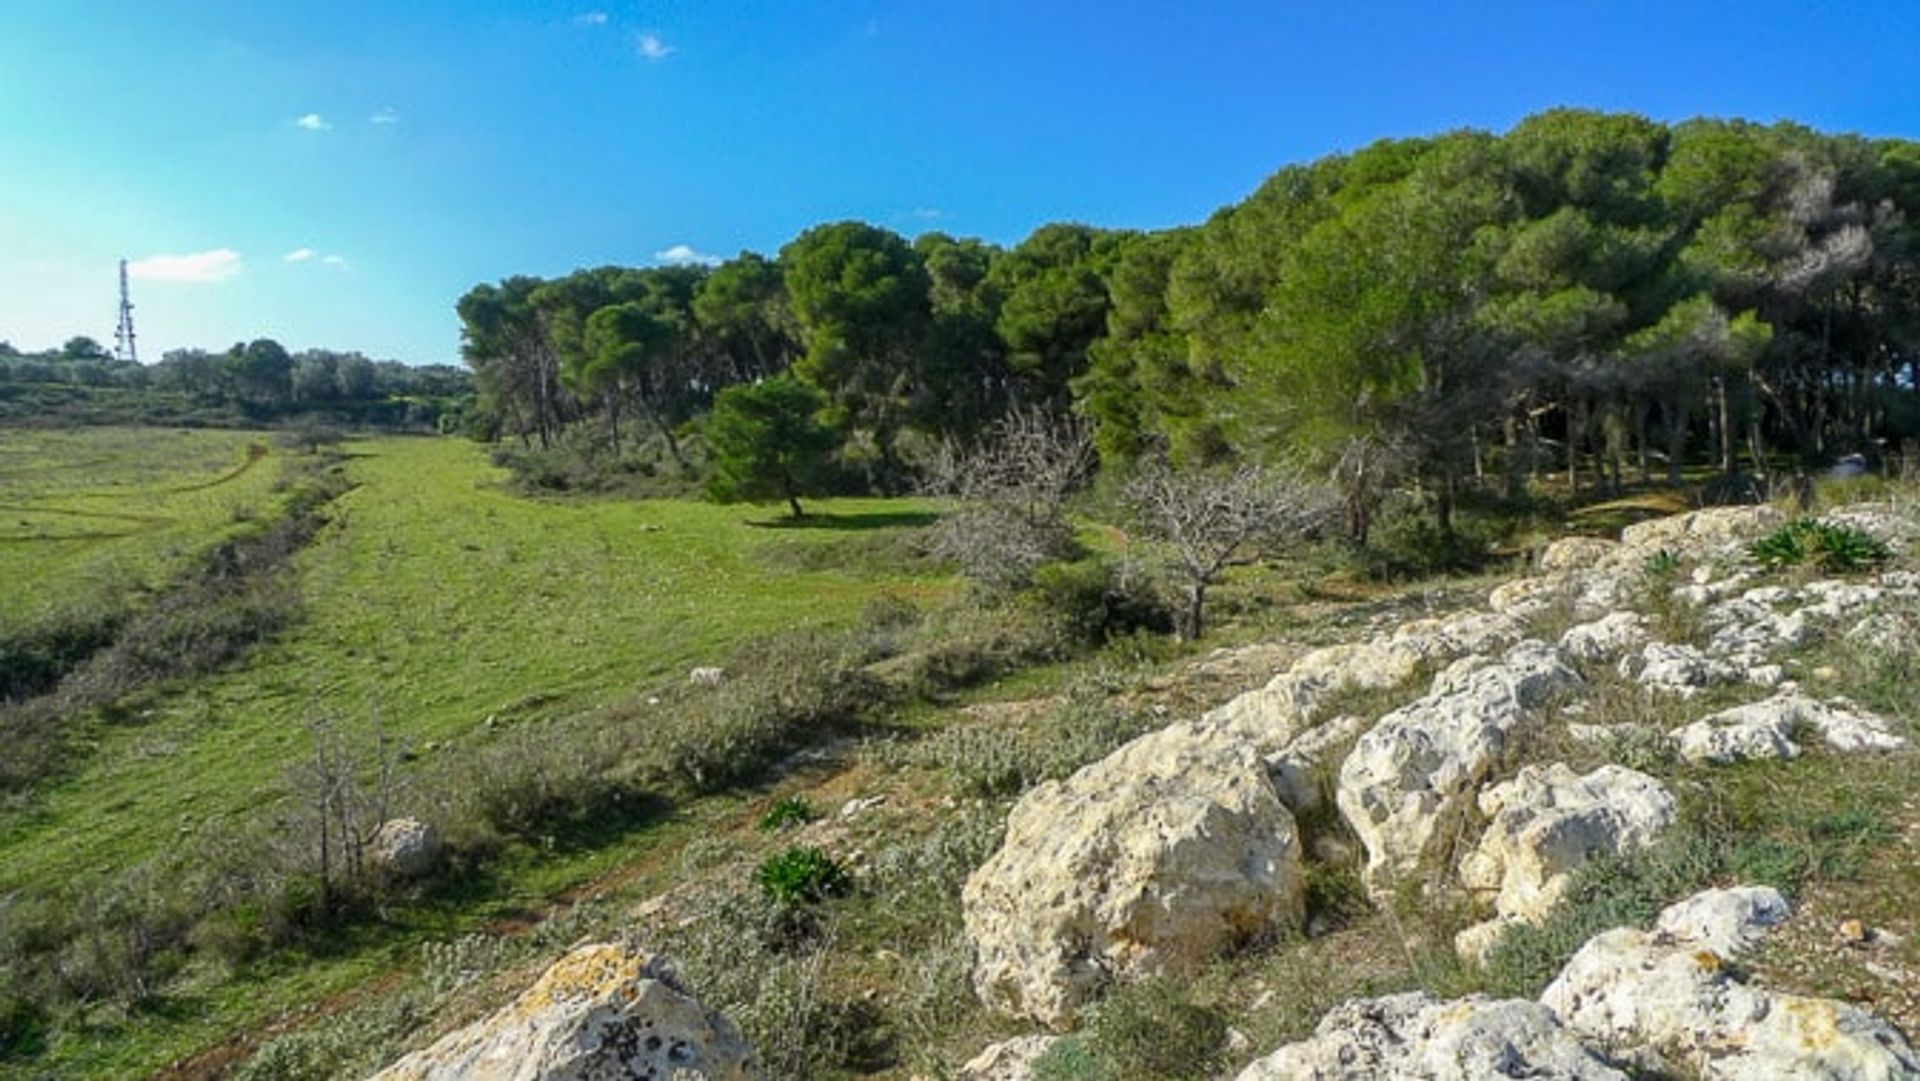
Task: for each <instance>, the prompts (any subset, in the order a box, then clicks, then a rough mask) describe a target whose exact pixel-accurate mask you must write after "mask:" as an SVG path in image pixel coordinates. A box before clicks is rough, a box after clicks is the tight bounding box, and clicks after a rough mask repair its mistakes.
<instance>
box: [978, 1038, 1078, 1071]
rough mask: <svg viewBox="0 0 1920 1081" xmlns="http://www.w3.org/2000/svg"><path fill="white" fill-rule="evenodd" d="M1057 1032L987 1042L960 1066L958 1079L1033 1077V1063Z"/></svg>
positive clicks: (1044, 1052) (1051, 1043)
mask: <svg viewBox="0 0 1920 1081" xmlns="http://www.w3.org/2000/svg"><path fill="white" fill-rule="evenodd" d="M1058 1039H1059V1037H1058V1036H1015V1037H1014V1038H1013V1039H1011V1040H1001V1041H1000V1042H999V1043H996V1044H990V1045H988V1047H987V1048H986V1050H984V1051H982V1052H980V1053H979V1054H978V1055H975V1056H974V1057H972V1058H970V1059H968V1060H967V1063H966V1065H964V1066H962V1067H960V1078H959V1081H1032V1078H1033V1064H1034V1063H1035V1062H1037V1061H1039V1059H1040V1056H1041V1055H1044V1054H1046V1053H1047V1048H1049V1047H1052V1046H1053V1044H1054V1041H1056V1040H1058Z"/></svg>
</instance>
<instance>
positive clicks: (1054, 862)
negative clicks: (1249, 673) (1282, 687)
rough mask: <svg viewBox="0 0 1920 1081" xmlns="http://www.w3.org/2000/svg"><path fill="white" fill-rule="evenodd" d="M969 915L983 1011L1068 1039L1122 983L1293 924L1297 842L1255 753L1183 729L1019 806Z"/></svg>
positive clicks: (982, 873)
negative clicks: (1067, 1029) (1079, 1019)
mask: <svg viewBox="0 0 1920 1081" xmlns="http://www.w3.org/2000/svg"><path fill="white" fill-rule="evenodd" d="M961 904H962V908H963V912H964V916H965V922H966V929H967V937H968V938H969V940H970V941H971V942H972V943H973V946H974V951H975V963H974V969H973V986H974V990H975V991H976V993H977V994H978V995H979V996H980V998H981V1000H982V1001H983V1002H985V1003H987V1004H988V1005H990V1006H992V1007H995V1008H997V1009H1000V1010H1003V1011H1005V1012H1007V1013H1010V1014H1015V1015H1018V1016H1024V1017H1030V1018H1033V1019H1034V1020H1037V1021H1040V1022H1042V1023H1044V1024H1047V1025H1051V1026H1054V1027H1061V1026H1064V1025H1065V1024H1067V1023H1068V1021H1069V1020H1070V1019H1071V1017H1072V1015H1073V1011H1074V1010H1075V1009H1076V1008H1077V1007H1079V1006H1080V1005H1081V1004H1083V1003H1085V1002H1088V1001H1090V1000H1091V999H1093V998H1094V997H1095V996H1097V995H1098V994H1100V992H1101V991H1102V990H1103V989H1104V987H1105V986H1106V985H1107V984H1108V983H1109V982H1111V981H1113V980H1115V979H1118V978H1126V977H1131V976H1136V975H1144V974H1148V973H1154V972H1161V971H1168V970H1175V969H1179V968H1184V967H1185V966H1187V965H1190V964H1192V963H1195V962H1197V961H1199V960H1201V959H1203V958H1205V957H1206V956H1208V955H1210V954H1212V953H1214V952H1215V951H1217V950H1219V949H1220V948H1221V947H1223V946H1226V945H1228V944H1230V943H1233V942H1235V941H1238V940H1241V939H1245V938H1249V937H1252V936H1255V935H1258V934H1261V933H1264V932H1266V931H1268V930H1270V929H1272V928H1274V927H1276V926H1295V925H1298V924H1299V922H1300V919H1301V914H1302V904H1303V899H1302V882H1301V875H1300V867H1299V841H1298V834H1297V832H1296V831H1295V828H1294V820H1293V815H1292V814H1290V813H1289V812H1288V811H1287V809H1286V807H1285V806H1284V805H1282V804H1281V802H1280V799H1279V796H1278V795H1277V794H1276V793H1275V791H1274V787H1273V783H1272V781H1271V780H1270V779H1269V777H1268V774H1267V768H1266V764H1265V762H1263V761H1262V760H1261V758H1260V757H1259V755H1258V754H1257V753H1256V752H1255V751H1254V749H1253V748H1251V747H1249V746H1247V745H1246V744H1243V743H1238V742H1234V741H1232V740H1226V739H1222V738H1220V737H1219V735H1218V733H1217V732H1213V731H1211V730H1209V729H1207V728H1206V727H1204V726H1201V725H1195V724H1180V725H1175V726H1173V727H1171V728H1167V729H1164V730H1162V731H1159V732H1155V733H1151V734H1149V735H1146V736H1142V737H1141V738H1139V739H1137V740H1134V741H1133V742H1132V743H1129V744H1127V745H1126V746H1124V747H1122V748H1120V749H1119V750H1117V751H1115V752H1114V753H1113V754H1111V755H1109V756H1107V757H1106V758H1105V759H1102V760H1101V761H1099V762H1096V763H1094V764H1092V765H1090V766H1087V767H1085V768H1083V769H1081V770H1080V771H1079V772H1077V773H1075V774H1074V775H1073V776H1071V777H1069V778H1067V779H1066V780H1064V781H1053V782H1048V783H1046V784H1043V785H1040V786H1038V787H1036V788H1034V789H1033V790H1031V791H1029V792H1028V793H1027V794H1026V795H1024V796H1022V797H1021V798H1020V801H1019V802H1018V803H1017V804H1015V805H1014V808H1013V811H1012V813H1011V814H1010V815H1009V816H1008V818H1007V834H1006V840H1005V842H1004V843H1003V844H1002V846H1001V848H1000V850H999V851H998V852H997V853H995V854H994V855H993V856H992V857H991V858H990V859H988V860H987V862H986V863H985V864H983V865H982V866H981V867H980V868H979V869H978V870H976V871H975V872H974V873H973V874H972V875H971V876H969V877H968V879H967V883H966V886H965V888H964V889H963V890H962V893H961Z"/></svg>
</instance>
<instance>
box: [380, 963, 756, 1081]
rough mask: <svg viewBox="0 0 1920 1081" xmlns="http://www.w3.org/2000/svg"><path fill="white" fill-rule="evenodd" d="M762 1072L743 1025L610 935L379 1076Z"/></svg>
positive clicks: (563, 1078)
mask: <svg viewBox="0 0 1920 1081" xmlns="http://www.w3.org/2000/svg"><path fill="white" fill-rule="evenodd" d="M759 1076H760V1073H759V1070H758V1068H757V1067H756V1066H755V1065H754V1061H753V1054H752V1052H751V1051H750V1050H749V1049H748V1047H747V1045H746V1042H745V1041H744V1040H743V1039H742V1038H741V1036H740V1033H739V1031H738V1030H736V1029H735V1028H734V1027H733V1025H732V1023H731V1022H729V1021H728V1020H727V1019H726V1018H725V1017H722V1016H721V1015H720V1014H718V1013H715V1012H714V1011H712V1010H709V1009H707V1008H706V1007H705V1006H702V1005H701V1004H700V1002H699V1001H698V1000H696V999H694V998H693V997H692V996H691V995H689V994H688V993H687V992H686V991H684V990H683V989H681V988H680V987H679V986H678V985H677V984H676V982H675V981H674V978H673V975H672V973H671V972H670V971H669V970H668V969H667V967H666V966H665V964H664V963H663V961H662V959H661V958H659V957H657V956H655V955H652V954H647V953H639V952H634V951H631V950H628V949H625V948H623V947H621V946H617V945H610V944H605V943H601V944H595V945H590V946H582V947H580V948H579V949H576V950H574V951H573V952H572V953H569V954H567V955H566V956H565V957H563V958H561V959H560V960H559V961H557V962H555V963H554V965H553V967H552V968H549V969H547V971H546V973H545V974H544V975H542V976H541V977H540V979H539V980H538V981H536V982H535V983H534V985H533V986H532V987H529V988H528V989H527V990H526V991H524V992H522V993H521V995H520V997H519V998H516V999H514V1000H513V1002H511V1003H509V1004H508V1005H507V1006H506V1007H505V1008H504V1009H502V1010H500V1011H499V1012H498V1013H495V1014H493V1015H492V1016H490V1017H487V1018H485V1019H484V1020H481V1021H477V1022H475V1023H474V1024H472V1025H469V1026H467V1027H466V1028H463V1029H460V1030H459V1031H457V1032H453V1033H450V1034H448V1035H447V1036H445V1037H442V1038H441V1039H440V1040H438V1041H436V1042H435V1043H434V1044H433V1045H432V1046H430V1047H428V1048H426V1049H425V1050H422V1051H416V1052H414V1053H413V1054H411V1055H408V1056H407V1057H405V1058H403V1059H401V1060H400V1061H398V1062H396V1063H394V1064H393V1065H392V1066H389V1067H387V1068H386V1069H385V1070H382V1071H381V1072H380V1073H378V1074H375V1075H374V1078H373V1081H455V1079H459V1081H599V1079H601V1078H613V1077H657V1078H661V1079H663V1081H664V1079H666V1078H685V1079H687V1081H745V1079H748V1078H757V1077H759Z"/></svg>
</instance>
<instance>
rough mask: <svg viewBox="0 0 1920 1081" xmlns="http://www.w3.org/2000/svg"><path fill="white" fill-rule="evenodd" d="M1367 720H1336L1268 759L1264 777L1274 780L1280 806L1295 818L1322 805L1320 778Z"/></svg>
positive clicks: (1349, 718) (1347, 718)
mask: <svg viewBox="0 0 1920 1081" xmlns="http://www.w3.org/2000/svg"><path fill="white" fill-rule="evenodd" d="M1366 728H1367V720H1366V718H1364V717H1357V716H1353V715H1351V714H1349V715H1347V716H1345V717H1335V718H1334V719H1333V720H1331V721H1328V722H1327V723H1326V724H1323V725H1321V726H1319V727H1318V728H1310V729H1308V730H1307V731H1305V732H1303V733H1301V735H1300V736H1299V737H1298V738H1296V739H1295V740H1293V742H1291V743H1289V744H1287V745H1286V747H1284V748H1283V749H1281V750H1280V752H1279V753H1277V754H1273V755H1269V756H1268V757H1267V773H1268V775H1269V776H1271V777H1272V778H1273V790H1274V791H1275V792H1276V793H1278V794H1279V796H1280V802H1281V803H1284V804H1286V805H1287V810H1289V811H1292V812H1293V813H1294V814H1300V813H1301V812H1303V811H1311V810H1313V809H1314V808H1316V807H1318V806H1320V803H1321V799H1322V797H1321V792H1320V788H1321V778H1322V776H1323V774H1325V773H1327V772H1330V767H1331V765H1332V762H1333V756H1334V755H1335V754H1336V753H1337V752H1339V751H1340V750H1342V749H1343V748H1344V747H1345V746H1346V744H1348V743H1349V742H1351V741H1352V740H1353V739H1355V738H1356V737H1358V736H1359V735H1360V733H1362V732H1364V731H1366Z"/></svg>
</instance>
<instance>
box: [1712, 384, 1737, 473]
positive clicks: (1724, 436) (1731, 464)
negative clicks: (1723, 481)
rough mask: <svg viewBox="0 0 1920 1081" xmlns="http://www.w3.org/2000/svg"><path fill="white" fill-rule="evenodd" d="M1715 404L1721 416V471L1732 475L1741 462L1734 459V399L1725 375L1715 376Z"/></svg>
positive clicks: (1715, 408)
mask: <svg viewBox="0 0 1920 1081" xmlns="http://www.w3.org/2000/svg"><path fill="white" fill-rule="evenodd" d="M1713 406H1714V411H1715V412H1716V413H1718V414H1719V417H1720V421H1719V429H1720V472H1721V473H1723V474H1725V475H1726V476H1729V477H1731V476H1733V475H1734V473H1735V471H1736V470H1738V468H1739V464H1738V463H1737V462H1735V461H1734V460H1733V400H1732V395H1731V394H1730V393H1729V392H1728V390H1727V377H1726V376H1724V375H1716V376H1714V377H1713Z"/></svg>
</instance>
